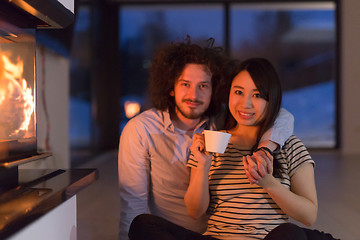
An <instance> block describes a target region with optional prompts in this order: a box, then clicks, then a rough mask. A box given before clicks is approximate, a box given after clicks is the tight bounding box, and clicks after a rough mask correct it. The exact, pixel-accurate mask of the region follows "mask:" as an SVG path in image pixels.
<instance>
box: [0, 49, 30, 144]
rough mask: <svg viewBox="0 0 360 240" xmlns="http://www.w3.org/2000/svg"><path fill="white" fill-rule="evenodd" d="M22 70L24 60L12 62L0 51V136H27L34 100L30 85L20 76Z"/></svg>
mask: <svg viewBox="0 0 360 240" xmlns="http://www.w3.org/2000/svg"><path fill="white" fill-rule="evenodd" d="M23 71H24V62H23V61H22V60H21V59H19V58H18V59H17V61H16V62H15V63H13V62H12V61H11V60H10V59H9V58H8V57H7V56H6V55H5V54H1V52H0V111H1V115H2V116H1V119H0V124H1V131H0V137H1V138H2V137H4V136H5V135H7V136H8V137H11V136H16V135H21V136H22V137H28V136H27V134H28V133H27V131H28V129H29V125H30V123H31V119H32V118H31V117H32V114H33V112H34V108H35V100H34V96H33V93H32V89H31V87H28V86H27V82H26V80H25V79H24V78H23V76H22V75H23ZM22 131H23V132H22Z"/></svg>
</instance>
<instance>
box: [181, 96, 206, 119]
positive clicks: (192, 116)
mask: <svg viewBox="0 0 360 240" xmlns="http://www.w3.org/2000/svg"><path fill="white" fill-rule="evenodd" d="M185 101H188V100H184V101H183V102H185ZM197 102H199V103H201V104H203V102H201V101H197ZM175 108H176V110H177V111H178V112H179V113H180V114H181V115H183V116H184V117H185V118H188V119H198V118H200V117H201V116H202V115H203V114H204V113H205V111H202V112H195V110H194V111H193V110H191V109H190V112H188V113H186V112H184V111H183V110H182V109H181V108H180V107H179V106H178V105H176V106H175Z"/></svg>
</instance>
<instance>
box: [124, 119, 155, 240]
mask: <svg viewBox="0 0 360 240" xmlns="http://www.w3.org/2000/svg"><path fill="white" fill-rule="evenodd" d="M143 133H144V131H142V130H141V127H140V126H139V127H138V126H136V121H130V122H129V123H128V124H127V125H126V126H125V128H124V129H123V131H122V134H121V137H120V144H119V154H118V174H119V175H118V177H119V190H120V208H121V210H120V226H119V227H120V229H119V239H128V231H129V227H130V223H131V221H132V220H133V219H134V218H135V217H136V216H137V215H139V214H142V213H147V212H148V178H149V158H148V157H147V154H148V153H147V150H146V146H144V142H145V141H144V140H143V138H144V137H146V136H142V135H146V134H143Z"/></svg>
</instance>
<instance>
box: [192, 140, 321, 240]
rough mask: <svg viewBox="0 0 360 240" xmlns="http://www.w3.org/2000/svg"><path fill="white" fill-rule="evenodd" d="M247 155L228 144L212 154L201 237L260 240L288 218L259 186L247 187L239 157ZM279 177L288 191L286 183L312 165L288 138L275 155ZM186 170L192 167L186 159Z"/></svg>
mask: <svg viewBox="0 0 360 240" xmlns="http://www.w3.org/2000/svg"><path fill="white" fill-rule="evenodd" d="M249 154H251V151H249V150H243V149H239V147H238V146H236V145H235V144H232V143H229V144H228V146H227V148H226V150H225V152H224V154H215V155H214V156H213V159H212V164H211V167H210V172H209V189H210V204H209V207H208V211H207V213H208V215H209V219H208V227H207V231H206V233H205V235H211V236H213V237H216V238H219V239H263V238H264V237H265V236H266V235H267V234H268V233H269V232H270V231H271V230H272V229H274V228H275V227H276V226H278V225H279V224H281V223H285V222H287V221H288V220H289V218H288V216H287V215H286V214H285V213H284V212H283V211H282V210H281V209H280V207H279V206H278V205H277V204H276V203H275V202H274V201H273V200H272V198H271V197H270V196H269V194H268V193H267V192H266V191H265V190H264V189H263V188H261V187H260V186H258V185H256V184H250V183H249V181H248V179H247V177H246V175H245V170H244V166H243V162H242V156H245V155H249ZM274 158H276V159H277V160H278V161H279V162H280V165H281V169H282V174H281V178H278V180H279V181H280V182H281V183H282V184H283V185H285V186H286V187H287V188H289V189H290V179H291V177H292V176H293V175H294V173H295V172H296V170H297V169H299V168H300V166H301V165H302V164H303V163H305V162H310V163H312V164H314V161H313V160H312V158H311V156H310V155H309V153H308V151H307V150H306V147H305V146H304V144H303V143H302V142H301V141H300V140H299V139H298V138H297V137H296V136H294V135H293V136H291V137H290V138H289V139H288V140H287V141H286V142H285V144H284V146H283V148H282V149H281V150H280V151H279V152H277V153H275V156H274ZM187 166H189V167H196V166H197V162H196V160H194V159H193V155H191V156H190V158H189V161H188V164H187Z"/></svg>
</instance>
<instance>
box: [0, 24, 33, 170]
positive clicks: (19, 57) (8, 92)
mask: <svg viewBox="0 0 360 240" xmlns="http://www.w3.org/2000/svg"><path fill="white" fill-rule="evenodd" d="M35 50H36V41H35V30H34V29H20V28H17V27H15V26H14V25H11V24H9V23H7V22H3V21H1V20H0V112H1V114H0V164H1V163H4V162H11V161H17V160H19V159H24V158H29V157H32V156H34V155H37V140H36V82H35V79H36V78H35Z"/></svg>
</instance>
